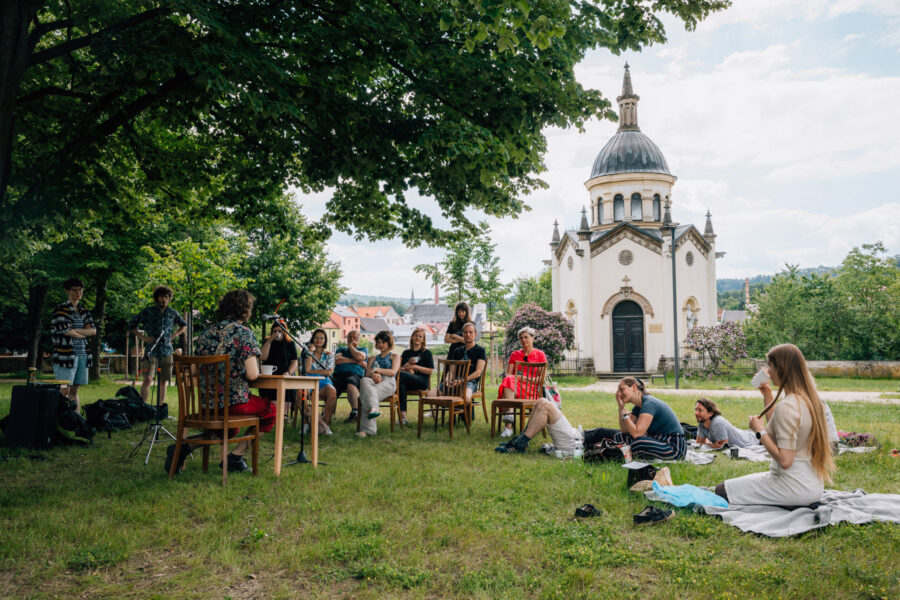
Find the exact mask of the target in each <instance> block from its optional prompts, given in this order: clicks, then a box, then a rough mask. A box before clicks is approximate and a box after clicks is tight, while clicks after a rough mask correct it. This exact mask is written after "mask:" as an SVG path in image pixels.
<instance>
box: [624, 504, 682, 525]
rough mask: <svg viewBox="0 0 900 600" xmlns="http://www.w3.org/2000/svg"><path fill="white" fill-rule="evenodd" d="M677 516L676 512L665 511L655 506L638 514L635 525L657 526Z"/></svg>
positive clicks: (635, 516) (635, 517)
mask: <svg viewBox="0 0 900 600" xmlns="http://www.w3.org/2000/svg"><path fill="white" fill-rule="evenodd" d="M673 514H675V511H674V510H663V509H661V508H656V507H655V506H648V507H647V508H645V509H644V510H642V511H641V512H639V513H638V514H636V515H634V524H635V525H655V524H657V523H663V522H665V521H668V520H669V519H671V518H672V515H673Z"/></svg>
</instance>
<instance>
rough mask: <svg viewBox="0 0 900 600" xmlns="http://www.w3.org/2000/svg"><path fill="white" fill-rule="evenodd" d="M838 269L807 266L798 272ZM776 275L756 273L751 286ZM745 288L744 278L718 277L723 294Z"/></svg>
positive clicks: (767, 281) (769, 279)
mask: <svg viewBox="0 0 900 600" xmlns="http://www.w3.org/2000/svg"><path fill="white" fill-rule="evenodd" d="M835 271H837V267H825V266H818V267H807V268H805V269H798V270H797V273H798V274H799V275H801V276H803V275H810V274H812V273H818V274H819V275H825V274H827V273H834V272H835ZM773 277H774V275H756V276H755V277H751V278H750V287H755V286H757V284H762V285H764V286H765V285H767V284H768V283H769V282H770V281H772V278H773ZM743 288H744V280H743V279H740V278H725V279H716V290H717V291H718V292H719V293H720V294H721V293H723V292H732V291H736V290H741V289H743Z"/></svg>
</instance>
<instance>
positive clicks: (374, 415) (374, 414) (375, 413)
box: [366, 410, 381, 419]
mask: <svg viewBox="0 0 900 600" xmlns="http://www.w3.org/2000/svg"><path fill="white" fill-rule="evenodd" d="M366 416H367V417H368V418H370V419H377V418H378V417H380V416H381V413H380V412H378V411H377V410H373V411H372V412H370V413H369V414H368V415H366Z"/></svg>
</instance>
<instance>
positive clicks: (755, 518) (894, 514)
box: [694, 489, 900, 537]
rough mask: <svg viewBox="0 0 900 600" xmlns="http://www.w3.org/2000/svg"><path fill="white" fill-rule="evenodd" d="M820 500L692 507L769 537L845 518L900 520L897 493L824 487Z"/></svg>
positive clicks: (801, 530)
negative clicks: (790, 506)
mask: <svg viewBox="0 0 900 600" xmlns="http://www.w3.org/2000/svg"><path fill="white" fill-rule="evenodd" d="M821 503H822V505H821V506H819V507H818V508H817V509H815V510H813V509H810V508H796V509H794V510H787V509H784V508H780V507H777V506H755V505H754V506H738V505H733V504H732V505H730V506H728V507H727V508H720V507H716V506H703V507H697V508H695V509H694V510H696V511H698V512H703V513H706V514H708V515H717V516H719V517H722V520H723V521H725V522H726V523H728V524H729V525H733V526H735V527H737V528H738V529H740V530H741V531H750V532H753V533H758V534H760V535H765V536H768V537H787V536H791V535H797V534H800V533H804V532H806V531H810V530H812V529H818V528H820V527H825V526H827V525H834V524H835V523H841V522H845V521H846V522H848V523H854V524H857V525H859V524H862V523H871V522H872V521H887V522H892V523H900V494H866V493H865V492H864V491H863V490H860V489H857V490H853V491H852V492H841V491H838V490H825V492H824V493H823V494H822V500H821Z"/></svg>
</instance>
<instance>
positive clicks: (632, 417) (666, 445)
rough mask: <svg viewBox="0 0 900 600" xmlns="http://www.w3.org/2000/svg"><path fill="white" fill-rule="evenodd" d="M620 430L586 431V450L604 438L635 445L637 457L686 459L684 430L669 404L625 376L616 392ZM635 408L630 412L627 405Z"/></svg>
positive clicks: (631, 378)
mask: <svg viewBox="0 0 900 600" xmlns="http://www.w3.org/2000/svg"><path fill="white" fill-rule="evenodd" d="M616 404H617V405H618V415H619V429H609V428H606V427H598V428H597V429H589V430H588V431H585V432H584V447H585V449H589V448H592V447H593V446H594V445H595V444H597V443H598V442H600V441H601V440H603V439H611V440H613V441H614V442H615V443H617V444H628V445H629V446H631V455H632V456H634V457H635V458H645V459H651V460H653V459H660V460H678V459H681V458H684V455H685V453H686V452H687V443H686V441H685V438H684V429H683V428H682V427H681V423H680V422H679V421H678V417H676V416H675V413H674V412H673V411H672V409H671V408H670V407H669V405H668V404H666V403H665V402H663V401H662V400H660V399H658V398H654V397H653V396H651V395H650V394H648V393H647V392H646V390H645V388H644V382H643V381H641V380H640V379H638V378H637V377H625V378H624V379H622V380H621V381H620V382H619V388H618V389H617V390H616ZM626 404H632V405H633V406H634V408H633V409H631V410H630V411H629V410H626V408H625V405H626Z"/></svg>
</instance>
